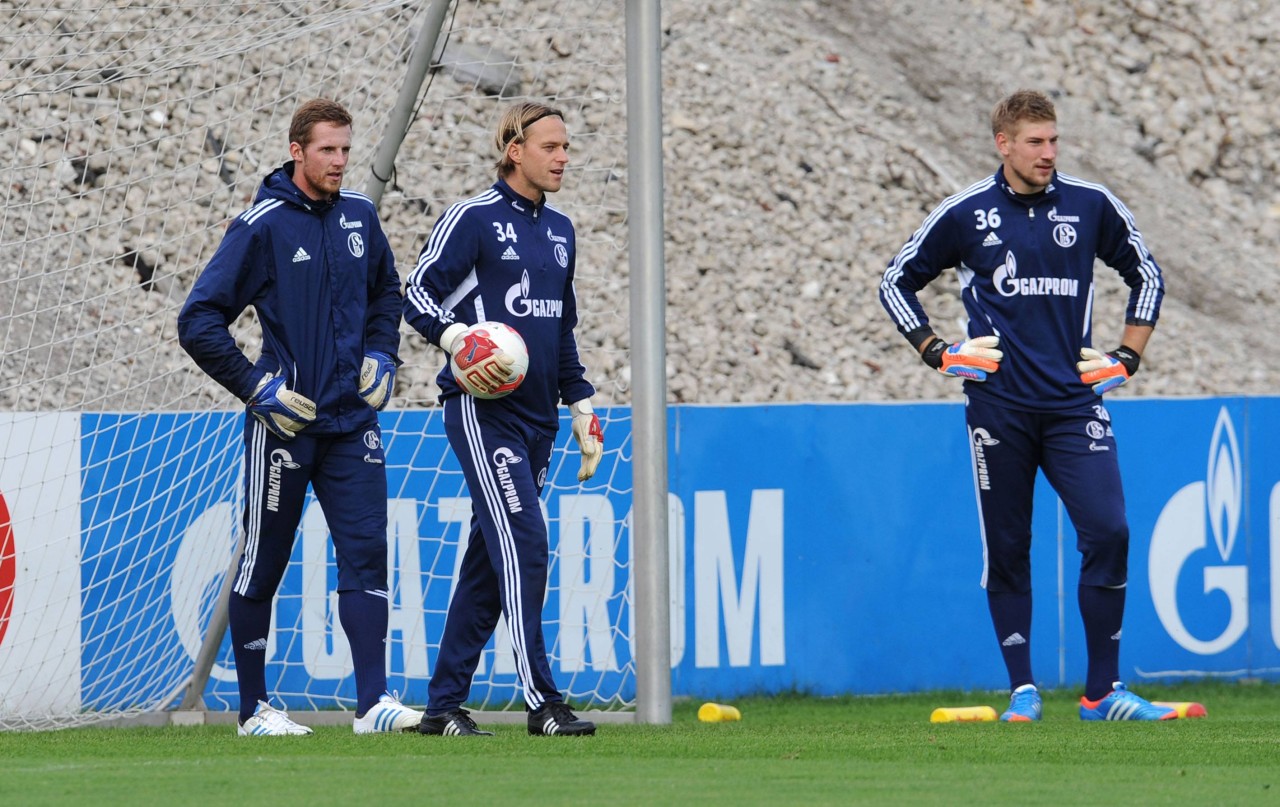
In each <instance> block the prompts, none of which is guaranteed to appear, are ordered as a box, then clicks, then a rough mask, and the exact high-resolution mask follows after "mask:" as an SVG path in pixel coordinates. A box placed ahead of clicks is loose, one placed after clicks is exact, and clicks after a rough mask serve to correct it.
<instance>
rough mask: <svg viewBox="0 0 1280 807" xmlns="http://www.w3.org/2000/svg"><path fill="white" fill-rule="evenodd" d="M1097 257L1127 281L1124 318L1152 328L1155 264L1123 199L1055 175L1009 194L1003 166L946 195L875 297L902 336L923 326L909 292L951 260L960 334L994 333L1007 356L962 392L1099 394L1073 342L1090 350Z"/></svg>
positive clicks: (1037, 404) (1023, 400) (1015, 403)
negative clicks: (1027, 192)
mask: <svg viewBox="0 0 1280 807" xmlns="http://www.w3.org/2000/svg"><path fill="white" fill-rule="evenodd" d="M1095 258H1099V259H1101V260H1102V261H1103V262H1104V263H1106V264H1107V265H1108V266H1110V267H1112V268H1113V269H1115V270H1116V271H1117V272H1119V274H1120V277H1121V278H1123V280H1124V282H1125V284H1126V285H1128V287H1129V289H1130V293H1129V302H1128V306H1127V309H1126V314H1125V321H1126V323H1128V324H1135V325H1155V323H1156V320H1157V319H1158V318H1159V315H1160V304H1161V301H1162V300H1163V298H1164V281H1163V277H1162V273H1161V270H1160V267H1159V266H1158V265H1157V264H1156V262H1155V260H1154V259H1153V258H1152V257H1151V254H1150V253H1149V252H1148V251H1147V247H1146V244H1145V243H1144V242H1143V240H1142V234H1141V233H1140V232H1139V231H1138V227H1137V225H1136V224H1135V223H1134V220H1133V215H1132V214H1131V213H1130V212H1129V210H1128V208H1126V207H1125V206H1124V204H1123V203H1122V202H1121V201H1120V200H1119V199H1117V198H1116V197H1115V196H1113V195H1112V194H1111V192H1110V191H1108V190H1107V189H1106V188H1105V187H1103V186H1102V185H1097V184H1094V183H1090V182H1085V181H1084V180H1081V179H1077V178H1076V177H1073V176H1068V175H1066V174H1062V173H1055V174H1054V176H1053V179H1052V181H1051V183H1050V184H1049V186H1048V188H1046V189H1045V191H1044V192H1043V193H1040V194H1036V195H1034V196H1023V195H1019V194H1017V193H1015V192H1014V191H1013V190H1012V189H1011V188H1010V187H1009V186H1008V184H1007V183H1006V182H1005V181H1004V172H1003V168H1001V169H998V170H997V171H996V173H995V175H994V176H991V177H988V178H987V179H985V180H983V181H981V182H978V183H975V184H974V185H972V186H970V187H969V188H966V189H965V190H963V191H961V192H960V193H957V194H955V195H953V196H950V197H948V198H947V199H945V200H944V201H943V202H942V203H941V204H940V205H939V206H938V207H937V208H935V209H934V210H933V212H932V213H930V214H929V216H928V217H927V218H926V219H925V221H924V223H923V224H922V225H921V226H920V229H918V230H916V232H915V234H914V235H912V236H911V239H910V240H909V241H907V243H906V245H905V246H903V247H902V249H901V251H899V252H898V254H897V255H896V256H895V257H894V258H893V260H892V261H891V262H890V263H889V266H888V268H887V269H886V270H885V272H884V277H883V279H882V280H881V282H880V302H881V303H882V304H883V305H884V307H885V309H886V310H887V311H888V312H889V314H890V316H892V317H893V320H894V322H895V323H896V324H897V326H898V330H899V331H900V332H901V333H902V334H903V335H906V336H908V338H911V337H912V336H917V337H918V336H919V335H920V334H921V333H922V332H925V331H924V330H923V329H925V328H927V326H928V324H929V319H928V316H927V315H926V314H925V312H924V309H923V307H922V306H921V305H920V302H919V300H918V299H917V292H918V291H920V289H922V288H924V287H925V286H926V285H927V284H928V283H929V282H930V281H932V280H933V279H934V278H936V277H937V276H938V275H939V274H941V273H942V271H943V270H945V269H948V268H953V267H954V268H955V269H956V270H957V271H958V272H959V275H960V286H961V292H962V298H963V300H964V306H965V311H966V313H967V314H968V318H969V324H968V337H969V338H973V337H978V336H989V335H996V336H999V337H1000V350H1002V351H1004V359H1003V360H1002V361H1001V362H1000V369H999V371H997V372H995V373H992V374H991V375H989V376H988V377H987V380H986V381H985V382H977V381H967V380H966V381H965V383H964V389H965V394H967V395H971V396H973V397H975V398H981V399H984V400H991V401H994V402H997V403H1000V404H1003V405H1006V406H1010V407H1013V408H1016V409H1022V410H1027V411H1066V410H1071V409H1075V408H1077V407H1079V406H1082V405H1089V404H1091V403H1097V400H1098V396H1097V395H1095V394H1094V392H1093V390H1092V388H1091V387H1090V386H1089V385H1087V384H1084V383H1082V382H1081V381H1080V375H1079V373H1078V372H1077V371H1076V362H1077V361H1079V360H1080V348H1082V347H1093V334H1092V314H1093V297H1094V283H1093V265H1094V259H1095Z"/></svg>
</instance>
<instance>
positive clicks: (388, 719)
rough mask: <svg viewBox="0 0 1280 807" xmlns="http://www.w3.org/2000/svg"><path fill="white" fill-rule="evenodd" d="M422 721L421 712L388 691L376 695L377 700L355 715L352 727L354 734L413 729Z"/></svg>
mask: <svg viewBox="0 0 1280 807" xmlns="http://www.w3.org/2000/svg"><path fill="white" fill-rule="evenodd" d="M421 722H422V712H416V711H414V710H413V709H410V708H409V707H408V706H405V705H404V704H403V703H401V702H400V699H399V698H397V697H396V696H395V695H393V694H391V693H390V692H384V693H383V694H382V695H380V696H379V697H378V702H377V703H375V704H374V705H373V706H371V707H370V708H369V711H367V712H365V713H364V717H357V718H356V721H355V723H354V724H352V729H353V730H354V731H355V733H356V734H375V733H377V732H383V731H414V730H416V729H417V728H418V724H419V723H421Z"/></svg>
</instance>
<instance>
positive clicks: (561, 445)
mask: <svg viewBox="0 0 1280 807" xmlns="http://www.w3.org/2000/svg"><path fill="white" fill-rule="evenodd" d="M625 5H626V8H625V10H624V8H622V6H621V4H619V3H617V2H613V0H585V1H584V2H580V3H563V2H553V1H552V0H424V2H405V0H395V2H391V1H381V0H361V1H360V2H357V1H356V0H321V1H320V2H315V3H298V2H291V1H290V0H274V1H272V2H250V3H236V4H231V5H226V4H209V3H204V2H186V1H185V0H180V1H179V2H176V3H174V2H169V3H150V2H131V3H122V4H84V3H80V2H47V1H46V2H37V0H0V9H2V10H3V14H4V18H5V19H6V24H5V28H4V30H3V31H0V100H2V101H3V104H4V107H5V109H6V114H7V115H8V117H9V120H8V122H7V124H6V126H5V128H3V129H2V130H0V153H3V155H4V161H3V163H2V164H0V194H3V196H4V204H3V212H2V213H0V318H2V320H3V327H2V328H0V338H3V344H0V355H2V361H3V364H2V367H0V461H2V462H3V465H0V730H5V729H8V730H12V729H19V730H21V729H49V728H61V727H67V726H75V725H84V724H89V723H95V722H102V721H110V720H120V719H130V718H135V717H138V716H143V715H154V714H157V713H162V712H166V711H171V710H174V709H175V708H177V707H178V706H179V705H180V704H183V703H185V704H186V705H188V706H197V707H199V708H203V709H205V710H209V711H210V712H225V711H230V710H233V709H234V708H235V705H236V704H235V696H234V692H235V681H234V664H233V662H232V657H231V653H230V649H229V646H228V644H227V641H226V640H225V639H224V640H223V641H222V642H218V643H209V644H208V646H207V647H206V636H207V635H209V633H210V631H211V628H212V631H213V635H215V636H216V635H219V634H218V630H219V624H218V621H219V620H218V619H217V618H216V616H215V614H216V612H217V607H218V603H219V599H220V592H221V591H222V589H223V586H224V583H225V581H226V575H227V571H228V568H229V566H230V564H231V562H232V560H233V557H234V553H235V547H236V542H237V538H238V533H239V532H240V526H239V523H240V503H239V500H240V496H241V491H240V487H241V474H242V473H243V472H242V469H241V468H240V453H241V448H240V439H241V437H240V420H241V414H240V413H241V411H242V410H241V408H240V405H239V403H238V402H237V401H235V400H234V399H232V398H231V396H230V395H229V394H227V393H226V392H225V390H223V389H222V388H221V387H219V386H218V385H216V384H215V383H213V382H212V381H210V380H209V379H208V378H207V377H205V376H204V375H203V374H202V373H201V372H200V371H199V370H198V369H197V368H196V367H195V366H194V364H193V363H192V362H191V361H190V360H189V359H188V358H187V357H186V355H185V353H184V352H183V351H182V350H181V348H180V347H179V346H178V344H177V338H176V315H177V311H178V309H179V308H180V307H181V305H182V303H183V301H184V299H185V296H186V292H187V290H188V289H189V288H190V286H191V283H192V282H193V281H194V279H195V277H196V276H197V275H198V274H199V272H200V271H201V270H202V268H203V267H204V265H205V264H206V263H207V262H208V260H209V258H210V257H211V255H212V254H213V251H214V249H216V247H217V245H218V243H219V241H220V239H221V235H222V231H223V228H224V227H225V225H226V223H227V222H228V221H229V220H230V218H231V217H233V216H235V215H237V214H238V213H239V212H241V211H242V210H244V209H245V208H246V207H248V206H249V204H250V203H251V201H252V198H253V195H254V193H255V192H256V189H257V186H258V183H259V182H260V181H261V179H262V177H263V176H265V175H266V174H267V173H268V172H269V171H270V170H272V169H273V168H274V167H276V166H278V165H279V164H280V163H282V162H283V161H284V160H285V159H287V148H286V147H287V143H286V142H285V141H286V134H287V129H288V123H289V118H290V116H291V115H292V112H293V110H294V109H295V108H296V107H297V106H298V104H299V103H301V102H302V101H303V100H306V99H307V98H310V97H315V96H327V97H332V98H335V99H337V100H339V101H341V102H342V103H344V104H345V105H346V106H347V107H348V109H350V110H351V111H352V113H353V115H354V117H355V121H356V123H355V144H354V148H353V154H352V163H351V166H350V167H349V169H348V177H349V179H348V184H349V185H351V186H353V187H356V188H357V189H359V190H367V191H370V192H371V194H372V195H374V196H376V197H378V198H379V211H380V214H381V216H382V218H383V221H384V224H385V229H386V231H387V233H388V236H389V238H390V239H391V241H392V247H393V249H394V250H395V254H396V259H397V264H398V266H399V267H400V270H401V276H402V277H403V276H404V273H405V271H406V269H407V267H408V266H411V265H412V263H413V261H414V259H415V258H416V254H417V250H418V248H419V247H420V246H421V244H422V242H423V240H424V239H425V237H426V235H427V233H428V232H429V229H430V227H431V225H432V223H433V222H434V220H435V218H436V217H437V216H438V215H439V214H440V213H441V212H442V211H443V210H444V208H445V207H446V206H447V205H448V204H449V203H451V202H452V201H454V200H456V199H459V198H463V197H464V196H467V195H471V194H474V193H475V192H478V191H479V190H480V189H483V188H484V187H487V186H488V185H489V184H490V183H491V182H492V181H493V163H492V155H491V154H490V153H489V144H488V140H489V136H490V130H491V127H492V125H493V123H494V120H495V118H496V115H497V113H498V111H499V109H500V108H501V107H502V106H503V105H504V104H506V103H508V102H510V101H512V100H515V99H518V98H523V97H528V98H535V99H538V100H543V101H547V102H550V103H552V104H553V105H555V106H557V107H559V108H561V109H563V110H564V111H565V115H566V118H567V123H568V125H569V130H570V134H571V137H572V141H573V149H572V152H571V154H572V163H571V166H570V176H569V178H568V180H567V181H566V183H565V189H564V190H563V191H561V192H560V193H559V194H557V195H556V197H555V198H554V199H553V200H552V202H553V204H555V205H556V207H558V208H559V209H561V210H563V211H564V212H566V213H567V214H568V215H569V216H570V217H571V218H572V219H573V220H574V223H575V225H576V228H577V234H578V244H579V255H578V278H577V292H578V297H579V307H580V313H581V323H580V327H579V331H578V333H579V342H580V346H581V348H582V353H583V360H584V363H585V364H586V365H587V367H588V371H589V378H590V380H591V381H592V382H593V383H594V384H595V385H596V387H597V388H598V390H599V393H598V395H597V398H596V401H597V408H598V409H599V410H601V411H602V413H604V415H605V417H604V420H605V431H606V457H605V460H604V463H603V464H602V471H603V473H601V474H599V475H598V476H597V477H596V478H595V479H593V480H591V481H590V482H589V483H586V484H585V485H579V484H578V483H577V482H576V479H575V478H574V477H573V475H572V473H571V471H572V469H573V468H575V467H576V463H577V459H576V449H574V448H573V442H572V439H571V438H570V437H569V436H568V432H567V429H562V431H561V434H560V437H559V438H558V439H557V456H556V458H554V459H553V462H552V474H551V475H550V476H549V479H548V484H547V488H546V493H545V497H544V498H545V510H546V514H547V518H548V521H549V524H550V526H551V534H552V541H553V550H555V555H554V556H553V561H552V579H551V584H550V589H549V592H548V610H547V613H546V614H545V618H546V619H547V624H548V642H549V648H548V649H549V652H550V654H551V657H552V668H553V670H554V671H555V673H556V676H557V681H558V683H559V684H560V686H561V687H562V688H564V689H565V691H566V694H567V695H568V697H569V698H570V699H571V700H572V701H573V702H574V703H575V704H579V705H581V706H583V707H584V708H587V709H600V710H612V711H621V712H628V713H631V712H634V713H635V714H636V716H637V718H638V719H641V720H644V721H646V722H666V721H667V720H669V719H670V681H669V670H670V667H669V654H668V652H667V651H666V647H667V643H668V642H669V641H670V640H669V634H668V633H667V603H666V593H665V592H666V583H667V572H666V570H665V568H662V569H652V570H651V574H652V576H653V578H654V579H656V581H657V582H654V580H651V579H649V578H647V577H646V578H645V579H644V580H641V579H640V578H639V577H638V576H637V574H636V573H635V568H634V567H635V563H634V561H633V559H639V562H640V563H641V564H642V565H643V564H644V563H664V564H665V558H666V540H665V536H666V514H665V507H666V480H665V473H666V464H665V448H666V434H665V377H664V366H663V364H664V362H665V356H664V355H663V334H664V327H663V323H662V322H661V321H656V322H655V321H652V320H651V319H648V318H651V317H653V316H660V315H661V314H662V306H661V305H660V304H658V305H654V303H653V302H652V299H649V300H648V301H647V302H645V301H641V302H640V303H639V304H637V302H636V301H635V300H634V299H631V302H630V304H628V299H630V298H631V297H633V296H634V294H636V293H638V292H642V293H644V294H645V295H649V296H650V297H651V296H652V295H654V294H656V295H657V299H658V300H659V301H660V300H661V299H662V293H663V292H662V289H663V285H662V280H661V278H662V267H661V263H662V228H661V187H662V170H661V103H660V100H655V99H660V87H659V85H660V82H659V81H657V80H655V76H656V75H657V62H658V58H659V54H660V42H659V39H658V37H659V36H660V30H659V25H658V8H659V3H658V0H627V2H626V4H625ZM624 12H625V13H624ZM437 30H438V32H439V35H438V36H434V35H433V32H434V31H437ZM428 39H431V40H433V41H431V42H430V47H429V49H428V50H429V52H426V51H424V49H426V48H427V47H428V46H427V44H426V43H427V40H428ZM637 49H639V52H640V55H636V52H637ZM636 71H640V72H639V75H640V77H641V78H643V81H639V80H638V79H637V72H636ZM419 79H420V81H419ZM414 85H416V86H414ZM410 87H412V89H410ZM637 92H640V93H643V95H637V94H636V93H637ZM654 94H656V95H654ZM637 104H639V105H640V106H637ZM637 113H641V114H642V115H643V116H644V119H643V120H637V119H636V116H637ZM637 132H639V133H640V134H639V135H637ZM396 141H399V142H396ZM655 144H656V149H655ZM655 152H656V153H655ZM375 160H376V161H377V165H376V167H375ZM629 162H630V170H629ZM637 171H641V172H643V173H637ZM655 192H656V196H654V193H655ZM655 200H656V213H655ZM637 205H641V207H640V210H641V213H640V214H637V213H636V212H635V211H636V209H637V208H636V206H637ZM629 208H630V210H631V212H630V213H629ZM637 222H638V224H637ZM637 228H638V230H637ZM637 238H641V239H643V240H642V241H641V242H637V241H636V240H635V239H637ZM655 241H656V243H655ZM628 278H630V284H629V282H628ZM628 314H629V315H630V316H628ZM637 315H639V318H640V321H637V319H638V317H637ZM233 332H234V333H235V334H236V336H237V339H238V340H239V341H240V343H241V345H242V347H243V348H244V350H245V351H246V353H247V354H248V355H250V356H251V357H253V356H256V353H257V350H258V349H259V346H260V340H259V337H258V331H257V328H256V323H255V321H254V318H253V314H252V312H246V314H245V315H244V316H242V317H241V319H240V320H239V321H237V322H236V323H235V324H234V325H233ZM637 340H641V341H643V342H644V344H645V347H644V348H642V349H640V350H638V351H637V350H636V343H637ZM634 352H638V353H639V354H640V356H641V357H642V358H643V362H642V363H640V364H635V363H634V356H633V353H634ZM401 357H402V358H403V359H404V360H405V366H404V367H403V368H402V370H401V373H400V376H399V384H398V388H397V390H396V395H395V397H394V398H393V401H392V403H391V406H390V411H388V412H387V413H385V414H384V419H383V428H384V436H385V439H386V441H387V445H388V472H389V478H390V480H391V500H390V501H389V502H388V512H389V515H390V516H391V527H390V529H389V538H390V544H391V551H392V556H391V561H392V567H393V570H394V571H393V580H392V584H393V591H392V602H393V605H392V609H393V611H392V636H391V638H390V641H389V643H388V645H389V649H388V661H389V672H390V678H389V681H390V682H391V684H392V686H393V687H395V688H397V689H398V690H399V691H400V692H401V694H402V696H403V697H404V698H405V700H406V702H409V703H419V704H421V703H422V702H424V701H425V687H426V682H427V677H428V673H429V669H430V664H431V661H432V660H433V658H434V653H435V650H436V644H437V643H438V641H439V633H440V629H441V627H442V624H443V614H444V609H445V607H446V606H447V602H448V597H449V593H450V590H451V586H452V582H453V580H454V575H455V562H456V559H457V558H458V557H460V552H461V542H462V541H464V540H465V527H464V525H465V518H466V513H465V508H466V507H467V506H468V502H467V498H466V491H465V486H464V485H463V484H462V480H461V474H460V473H459V472H458V470H457V466H456V464H455V463H453V462H452V460H451V458H450V456H449V452H448V451H447V446H446V444H445V443H444V442H443V431H442V428H441V427H440V423H439V415H440V413H439V410H438V408H437V407H436V405H435V396H436V394H437V389H436V387H435V385H434V376H435V374H436V372H437V371H438V370H439V366H440V363H441V355H440V353H439V351H438V350H436V349H435V348H434V347H431V346H429V345H427V344H426V343H425V341H424V340H422V339H421V338H420V337H418V336H417V335H416V334H413V333H412V332H411V331H410V330H409V329H407V328H405V329H404V330H403V332H402V341H401ZM633 390H635V392H634V393H633ZM562 468H563V469H564V471H565V472H564V473H559V471H560V469H562ZM655 468H656V469H657V470H656V471H655V470H654V469H655ZM642 469H643V472H642ZM659 475H660V477H661V479H660V483H661V484H660V488H661V489H660V490H659V484H658V482H659ZM633 480H634V481H633ZM654 536H661V537H660V538H654ZM326 538H327V529H326V527H325V524H324V519H323V514H322V513H321V512H320V510H319V508H318V507H317V506H315V503H314V501H312V502H311V504H310V505H309V506H308V508H307V511H306V513H305V514H304V519H303V524H302V526H301V528H300V531H299V536H298V540H297V543H296V545H295V553H294V560H293V561H292V562H291V565H290V571H289V572H288V573H287V574H286V580H285V583H284V585H283V586H282V588H281V593H280V596H279V597H278V599H277V605H276V609H275V622H274V626H273V632H272V637H271V640H270V641H271V647H270V649H269V667H268V687H269V688H270V689H271V690H272V692H273V693H274V694H277V695H278V696H279V697H280V699H281V700H282V701H283V702H284V703H285V705H287V707H288V708H289V709H290V710H291V712H305V711H306V710H330V711H332V710H338V711H342V710H349V709H351V708H352V707H353V705H354V687H353V685H352V682H351V678H350V671H349V668H348V667H349V658H348V654H347V651H346V647H345V639H344V638H343V637H342V634H341V631H340V630H338V629H337V628H336V606H334V605H333V599H334V595H333V592H332V591H331V585H330V583H331V578H332V577H333V576H334V574H335V572H334V570H333V561H332V557H331V555H332V549H331V547H328V542H327V540H326ZM646 598H656V601H655V600H653V599H650V600H649V601H648V602H645V600H646ZM638 599H639V600H640V601H641V602H640V603H639V606H640V607H639V608H638V607H637V600H638ZM638 629H643V630H645V631H655V633H654V634H653V635H646V636H644V637H640V636H637V630H638ZM499 636H501V632H499ZM655 644H656V645H657V646H659V647H662V648H663V650H662V652H658V651H657V650H656V649H655ZM202 647H205V648H206V649H205V652H204V654H203V656H204V658H203V659H202V661H203V669H202V665H200V664H197V658H199V657H201V656H202V653H201V648H202ZM509 667H510V663H509V653H507V652H506V648H505V647H504V646H503V642H502V640H501V638H499V639H498V640H497V641H496V642H495V644H494V645H493V646H491V648H490V649H489V650H487V651H486V654H485V659H484V660H483V662H482V667H481V672H480V673H479V674H478V675H477V679H476V686H475V688H474V690H473V697H474V699H475V700H474V701H473V703H472V705H474V706H476V707H477V708H481V709H488V710H505V709H512V708H521V703H520V701H519V695H518V687H516V686H515V685H514V675H513V672H512V671H511V670H510V669H509ZM638 676H639V677H640V678H642V679H644V683H643V684H640V685H638V682H637V677H638ZM655 676H656V677H657V678H658V679H659V680H656V681H655V680H654V677H655ZM193 679H195V680H196V683H197V687H196V688H195V689H194V690H193V689H192V687H191V684H192V681H193ZM201 679H204V680H201ZM662 679H665V680H662ZM638 691H639V693H640V694H639V696H638ZM645 699H647V700H648V701H649V702H648V703H645V702H644V701H645Z"/></svg>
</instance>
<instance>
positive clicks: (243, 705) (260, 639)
mask: <svg viewBox="0 0 1280 807" xmlns="http://www.w3.org/2000/svg"><path fill="white" fill-rule="evenodd" d="M227 620H228V622H229V624H230V627H231V650H232V652H233V653H234V654H235V659H236V682H237V684H238V686H239V688H240V722H241V723H243V722H244V721H246V720H248V719H249V718H251V717H253V712H254V710H255V709H257V708H258V701H260V700H263V701H265V700H266V699H267V633H268V631H270V630H271V600H251V599H249V598H248V597H243V596H241V595H239V594H237V593H235V592H234V591H233V592H231V601H230V602H229V603H227Z"/></svg>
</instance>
